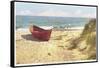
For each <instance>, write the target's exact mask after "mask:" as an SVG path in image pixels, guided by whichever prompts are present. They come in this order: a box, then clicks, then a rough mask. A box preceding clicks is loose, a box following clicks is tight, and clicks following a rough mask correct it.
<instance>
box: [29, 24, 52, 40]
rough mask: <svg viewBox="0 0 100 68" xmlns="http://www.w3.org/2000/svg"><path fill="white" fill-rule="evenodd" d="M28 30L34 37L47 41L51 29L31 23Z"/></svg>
mask: <svg viewBox="0 0 100 68" xmlns="http://www.w3.org/2000/svg"><path fill="white" fill-rule="evenodd" d="M30 32H31V33H32V35H33V37H34V38H37V39H39V40H41V41H48V40H49V39H50V36H51V32H52V29H48V30H47V29H43V28H40V27H38V26H35V25H33V26H31V27H30Z"/></svg>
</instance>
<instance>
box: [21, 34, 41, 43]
mask: <svg viewBox="0 0 100 68" xmlns="http://www.w3.org/2000/svg"><path fill="white" fill-rule="evenodd" d="M21 37H22V38H24V39H26V40H30V41H38V42H43V41H41V40H39V39H36V38H34V37H33V36H32V34H26V35H21Z"/></svg>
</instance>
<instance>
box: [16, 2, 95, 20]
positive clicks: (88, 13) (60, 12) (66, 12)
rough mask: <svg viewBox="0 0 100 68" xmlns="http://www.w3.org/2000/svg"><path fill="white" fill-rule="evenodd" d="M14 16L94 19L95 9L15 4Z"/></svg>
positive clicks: (40, 4)
mask: <svg viewBox="0 0 100 68" xmlns="http://www.w3.org/2000/svg"><path fill="white" fill-rule="evenodd" d="M15 13H16V15H27V16H56V17H88V18H96V7H89V6H87V7H86V6H73V5H57V4H42V3H25V2H16V3H15Z"/></svg>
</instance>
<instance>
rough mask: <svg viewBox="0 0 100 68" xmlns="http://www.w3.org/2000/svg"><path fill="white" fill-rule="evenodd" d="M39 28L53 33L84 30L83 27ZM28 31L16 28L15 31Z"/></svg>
mask: <svg viewBox="0 0 100 68" xmlns="http://www.w3.org/2000/svg"><path fill="white" fill-rule="evenodd" d="M40 28H43V29H46V30H47V29H48V30H49V29H52V30H54V31H65V30H66V31H73V30H83V29H84V27H70V28H67V27H65V28H53V27H50V28H48V27H47V26H42V27H40ZM28 30H29V28H18V29H16V31H28Z"/></svg>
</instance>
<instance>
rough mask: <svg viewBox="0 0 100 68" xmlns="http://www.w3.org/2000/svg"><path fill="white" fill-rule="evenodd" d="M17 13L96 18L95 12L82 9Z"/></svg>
mask: <svg viewBox="0 0 100 68" xmlns="http://www.w3.org/2000/svg"><path fill="white" fill-rule="evenodd" d="M16 14H17V15H28V16H56V17H87V18H95V17H96V14H95V13H84V12H83V11H82V10H76V11H74V12H70V11H62V10H56V11H55V10H52V9H49V10H45V11H42V12H39V13H36V12H32V11H30V10H23V11H22V10H21V11H17V13H16Z"/></svg>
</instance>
